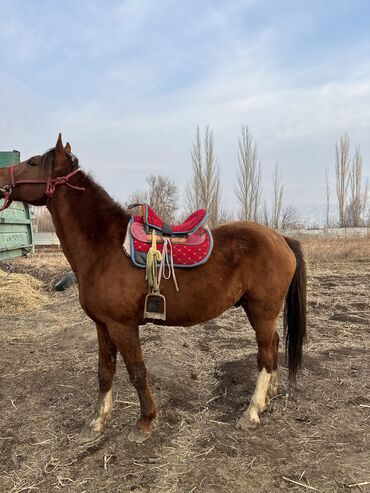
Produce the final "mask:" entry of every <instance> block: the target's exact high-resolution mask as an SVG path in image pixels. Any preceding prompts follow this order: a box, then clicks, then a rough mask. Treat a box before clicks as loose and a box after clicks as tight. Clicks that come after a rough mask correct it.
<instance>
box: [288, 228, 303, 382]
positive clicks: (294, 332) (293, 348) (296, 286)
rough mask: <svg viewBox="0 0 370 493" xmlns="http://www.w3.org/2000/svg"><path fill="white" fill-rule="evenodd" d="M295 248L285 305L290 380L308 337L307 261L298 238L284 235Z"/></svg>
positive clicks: (293, 376)
mask: <svg viewBox="0 0 370 493" xmlns="http://www.w3.org/2000/svg"><path fill="white" fill-rule="evenodd" d="M284 238H285V240H286V242H287V243H288V245H289V247H290V248H291V249H292V250H293V252H294V255H295V257H296V260H297V267H296V271H295V273H294V277H293V279H292V282H291V283H290V286H289V290H288V293H287V295H286V298H285V307H284V331H285V337H286V339H285V349H286V353H287V356H288V368H289V380H290V381H292V382H295V379H296V374H297V370H298V369H299V368H300V366H301V363H302V347H303V343H304V340H305V337H306V284H307V279H306V263H305V261H304V258H303V252H302V248H301V244H300V242H299V241H297V240H293V239H292V238H287V237H284Z"/></svg>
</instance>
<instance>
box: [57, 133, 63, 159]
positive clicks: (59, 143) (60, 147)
mask: <svg viewBox="0 0 370 493" xmlns="http://www.w3.org/2000/svg"><path fill="white" fill-rule="evenodd" d="M55 156H56V158H57V159H58V158H59V159H60V160H62V159H64V158H65V152H64V147H63V142H62V134H61V133H59V135H58V140H57V143H56V144H55Z"/></svg>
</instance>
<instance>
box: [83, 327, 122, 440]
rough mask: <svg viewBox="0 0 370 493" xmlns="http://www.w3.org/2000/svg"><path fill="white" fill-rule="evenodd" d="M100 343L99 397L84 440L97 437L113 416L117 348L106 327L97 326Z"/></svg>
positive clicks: (85, 429) (84, 429)
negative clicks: (113, 388) (113, 383)
mask: <svg viewBox="0 0 370 493" xmlns="http://www.w3.org/2000/svg"><path fill="white" fill-rule="evenodd" d="M96 329H97V333H98V343H99V366H98V379H99V397H98V400H97V402H96V405H95V411H94V414H93V416H92V418H90V419H89V420H88V421H87V423H86V425H85V427H84V428H83V430H82V432H81V438H82V439H85V440H86V439H87V440H89V439H92V438H94V437H95V436H97V435H98V434H99V433H100V432H101V430H102V428H103V426H104V424H105V423H106V422H107V421H108V420H109V419H110V417H111V415H112V381H113V376H114V373H115V371H116V357H117V348H116V346H115V345H114V343H113V342H112V340H111V338H110V337H109V334H108V330H107V328H106V327H105V325H99V324H96Z"/></svg>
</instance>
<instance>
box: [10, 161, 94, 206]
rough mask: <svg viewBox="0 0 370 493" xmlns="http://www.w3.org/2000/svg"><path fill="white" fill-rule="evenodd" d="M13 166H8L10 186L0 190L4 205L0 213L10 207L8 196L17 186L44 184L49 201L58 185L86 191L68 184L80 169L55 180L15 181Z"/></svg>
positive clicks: (49, 178) (48, 178)
mask: <svg viewBox="0 0 370 493" xmlns="http://www.w3.org/2000/svg"><path fill="white" fill-rule="evenodd" d="M15 166H16V165H15V164H11V165H10V166H9V178H10V184H9V185H5V187H4V188H0V191H1V192H2V193H3V199H4V205H3V206H2V207H0V212H1V211H3V210H5V209H7V208H8V207H9V206H10V204H11V203H12V202H13V200H12V199H11V197H10V196H11V194H12V192H13V188H15V187H16V186H17V185H40V184H43V183H45V184H46V187H45V195H46V196H47V197H48V198H49V199H50V198H51V197H52V196H53V195H54V192H55V189H56V187H57V186H58V185H67V187H69V188H73V189H74V190H80V191H84V190H86V189H85V188H83V187H78V186H77V185H72V184H71V183H69V179H70V178H72V176H74V175H76V174H77V173H79V172H80V171H81V169H80V168H77V169H75V170H74V171H71V172H70V173H68V175H65V176H58V177H57V178H51V177H50V176H48V177H47V178H46V180H16V179H15V176H14V168H15Z"/></svg>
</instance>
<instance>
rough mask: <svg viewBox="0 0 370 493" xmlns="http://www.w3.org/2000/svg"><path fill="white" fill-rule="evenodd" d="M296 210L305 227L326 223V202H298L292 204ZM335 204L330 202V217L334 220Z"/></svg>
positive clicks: (321, 225)
mask: <svg viewBox="0 0 370 493" xmlns="http://www.w3.org/2000/svg"><path fill="white" fill-rule="evenodd" d="M294 207H295V208H296V210H297V213H298V216H299V219H300V222H302V224H304V226H305V227H306V228H312V227H314V226H320V227H323V226H325V223H326V204H300V205H295V206H294ZM336 214H337V205H336V204H330V217H331V220H332V222H335V218H336Z"/></svg>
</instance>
